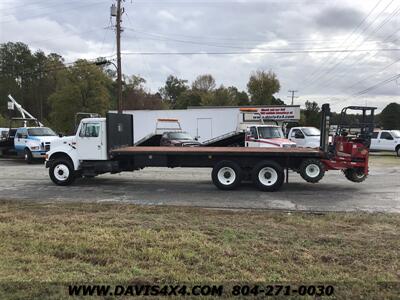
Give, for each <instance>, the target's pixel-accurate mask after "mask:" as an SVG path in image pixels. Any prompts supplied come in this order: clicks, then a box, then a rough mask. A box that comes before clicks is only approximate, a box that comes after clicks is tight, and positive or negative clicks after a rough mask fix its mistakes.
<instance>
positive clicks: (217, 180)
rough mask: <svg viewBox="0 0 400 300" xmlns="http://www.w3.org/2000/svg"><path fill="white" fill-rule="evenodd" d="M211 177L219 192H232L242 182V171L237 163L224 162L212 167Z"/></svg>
mask: <svg viewBox="0 0 400 300" xmlns="http://www.w3.org/2000/svg"><path fill="white" fill-rule="evenodd" d="M211 177H212V181H213V183H214V184H215V186H216V187H217V188H219V189H220V190H233V189H235V188H237V187H238V186H239V184H240V182H241V181H242V169H241V168H240V166H239V165H238V164H237V163H235V162H233V161H228V160H224V161H221V162H219V163H218V164H216V165H215V166H214V168H213V170H212V173H211Z"/></svg>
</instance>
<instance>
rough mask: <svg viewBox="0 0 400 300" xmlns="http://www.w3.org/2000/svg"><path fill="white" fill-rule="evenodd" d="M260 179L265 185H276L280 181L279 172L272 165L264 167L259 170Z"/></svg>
mask: <svg viewBox="0 0 400 300" xmlns="http://www.w3.org/2000/svg"><path fill="white" fill-rule="evenodd" d="M258 180H259V181H260V182H261V184H263V185H265V186H271V185H274V184H275V183H276V182H277V181H278V173H277V172H276V171H275V169H274V168H271V167H265V168H262V169H261V170H260V171H259V172H258Z"/></svg>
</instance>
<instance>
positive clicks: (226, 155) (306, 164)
mask: <svg viewBox="0 0 400 300" xmlns="http://www.w3.org/2000/svg"><path fill="white" fill-rule="evenodd" d="M357 109H363V112H364V113H365V111H366V110H368V109H372V112H373V110H374V109H375V108H360V107H357ZM329 114H330V110H329V105H327V104H325V105H323V106H322V118H321V128H322V130H321V139H320V140H321V145H320V149H306V148H256V147H254V148H240V147H193V148H189V147H188V148H186V147H137V146H133V127H132V123H133V118H132V116H131V115H126V114H111V113H109V114H107V117H106V118H88V119H83V120H82V121H81V123H80V125H79V128H78V131H77V133H76V136H74V137H66V138H64V140H63V139H61V140H60V141H59V142H58V144H57V145H53V147H52V149H51V150H50V151H49V152H48V153H47V159H46V167H47V168H49V175H50V178H51V180H52V181H53V182H54V183H55V184H58V185H69V184H71V183H72V182H73V181H74V179H75V178H76V177H81V176H84V177H93V176H96V175H99V174H103V173H112V174H113V173H119V172H123V171H135V170H140V169H143V168H145V167H169V168H174V167H186V168H194V167H207V168H212V173H211V177H212V181H213V183H214V184H215V185H216V186H217V187H218V188H219V189H222V190H232V189H235V188H236V187H237V186H239V185H240V183H241V181H242V180H247V179H251V180H252V181H253V182H254V184H255V185H256V186H257V187H258V188H259V189H260V190H263V191H276V190H278V189H279V188H280V187H281V186H282V184H283V182H284V177H285V172H284V171H285V170H294V171H296V172H299V173H300V175H301V177H303V179H305V180H306V181H308V182H312V183H316V182H318V181H319V180H320V179H321V178H322V177H323V176H324V173H325V171H326V170H343V171H344V173H345V175H346V178H347V179H349V180H351V181H353V182H361V181H363V180H364V179H365V178H366V176H367V174H368V147H369V133H370V132H369V131H367V129H368V128H373V126H372V127H370V126H369V125H368V126H367V127H366V129H365V130H362V131H361V133H362V135H360V136H358V137H354V138H353V137H350V136H346V135H345V134H344V132H343V133H342V132H339V133H340V134H339V135H338V139H337V141H336V142H335V143H334V144H333V145H328V132H329V130H328V129H329ZM372 117H373V114H372ZM363 124H364V123H363ZM287 174H288V172H286V175H287Z"/></svg>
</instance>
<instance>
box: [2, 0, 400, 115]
mask: <svg viewBox="0 0 400 300" xmlns="http://www.w3.org/2000/svg"><path fill="white" fill-rule="evenodd" d="M112 3H113V1H112V0H69V1H67V0H30V1H28V0H1V2H0V13H1V19H0V42H1V43H3V42H8V41H14V42H16V41H21V42H24V43H26V44H28V45H29V46H30V47H31V49H33V50H37V49H41V50H43V51H45V52H46V53H50V52H56V53H59V54H61V55H62V56H63V57H64V58H65V61H66V62H72V61H74V60H76V59H78V58H87V59H93V58H96V57H98V56H109V57H110V59H112V58H114V57H115V33H114V31H113V30H112V29H110V27H111V25H114V24H115V21H114V20H110V6H111V4H112ZM123 6H124V8H125V13H124V15H123V27H124V32H123V34H122V51H123V53H124V54H123V57H122V67H123V73H124V74H127V75H132V74H138V75H141V76H142V77H144V78H145V79H146V80H147V87H148V88H149V89H151V91H153V92H155V91H157V90H158V88H159V87H161V86H162V85H163V84H164V82H165V79H166V78H167V76H168V75H170V74H172V75H175V76H177V77H179V78H182V79H187V80H189V82H191V81H193V80H194V79H195V77H196V76H197V75H199V74H212V75H213V76H214V77H215V79H216V81H217V84H223V85H225V86H230V85H234V86H237V87H239V88H240V89H244V90H245V89H246V84H247V81H248V78H249V76H250V74H251V72H252V71H255V70H257V69H264V70H272V71H273V72H275V73H276V74H277V75H278V78H279V80H280V82H281V91H280V93H279V94H278V95H277V96H278V97H280V98H281V99H282V100H284V101H285V102H286V103H287V104H290V99H289V98H288V95H289V93H288V90H298V93H296V96H299V98H296V99H295V104H301V105H304V102H305V101H306V100H315V101H317V102H318V103H320V104H322V103H324V102H330V103H331V104H332V106H333V108H334V109H336V110H337V109H339V108H340V107H342V106H345V105H365V104H366V103H367V104H368V105H375V106H378V107H379V108H380V109H382V108H383V107H384V106H386V105H387V104H388V103H390V102H397V103H400V96H399V95H400V78H398V79H396V78H395V76H396V75H397V74H400V51H393V49H397V50H398V49H400V0H381V1H377V0H352V1H348V0H247V1H246V0H237V1H234V0H214V1H211V0H191V1H190V0H171V1H169V0H165V1H162V0H141V1H138V0H137V1H135V0H134V1H130V0H126V1H125V2H124V4H123ZM385 49H386V50H385ZM387 49H392V51H388V50H387ZM337 50H344V51H346V52H335V51H337ZM360 50H361V51H360ZM193 52H194V53H204V54H190V53H193ZM271 52H273V53H271ZM276 52H278V53H276ZM137 53H142V54H137ZM143 53H146V54H143ZM160 53H163V54H160ZM167 53H175V55H172V54H168V55H167ZM176 53H185V54H183V55H176ZM216 53H220V54H216ZM221 53H225V54H221ZM226 53H229V54H226ZM385 83H386V84H385ZM370 88H371V89H370ZM359 93H361V95H358V94H359Z"/></svg>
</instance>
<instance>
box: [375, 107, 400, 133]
mask: <svg viewBox="0 0 400 300" xmlns="http://www.w3.org/2000/svg"><path fill="white" fill-rule="evenodd" d="M379 121H380V124H381V126H382V127H383V129H387V130H392V129H400V104H399V103H395V102H392V103H390V104H388V105H387V106H386V107H385V108H384V109H383V110H382V112H381V113H380V115H379Z"/></svg>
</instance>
